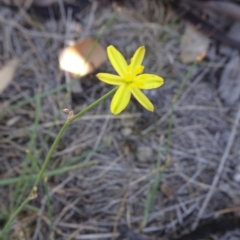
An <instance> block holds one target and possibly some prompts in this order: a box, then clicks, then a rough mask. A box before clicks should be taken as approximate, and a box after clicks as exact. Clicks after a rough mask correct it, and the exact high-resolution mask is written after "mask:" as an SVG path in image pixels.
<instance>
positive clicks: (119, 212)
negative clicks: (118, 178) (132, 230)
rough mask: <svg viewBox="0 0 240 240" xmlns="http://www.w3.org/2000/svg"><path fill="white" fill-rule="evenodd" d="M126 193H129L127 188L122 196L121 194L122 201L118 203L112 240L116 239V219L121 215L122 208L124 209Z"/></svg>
mask: <svg viewBox="0 0 240 240" xmlns="http://www.w3.org/2000/svg"><path fill="white" fill-rule="evenodd" d="M128 195H129V189H127V191H126V192H125V194H124V196H123V199H122V201H121V204H120V207H119V210H118V213H117V217H116V220H115V222H114V227H113V236H112V240H115V239H116V233H117V227H118V221H119V219H120V217H121V216H122V212H123V210H124V206H125V203H126V200H127V197H128Z"/></svg>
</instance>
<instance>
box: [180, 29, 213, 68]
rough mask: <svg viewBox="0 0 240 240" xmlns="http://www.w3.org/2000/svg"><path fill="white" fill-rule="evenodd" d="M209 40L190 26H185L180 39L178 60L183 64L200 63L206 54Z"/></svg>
mask: <svg viewBox="0 0 240 240" xmlns="http://www.w3.org/2000/svg"><path fill="white" fill-rule="evenodd" d="M209 43H210V39H209V38H208V37H206V36H205V35H203V34H202V33H200V32H199V31H197V29H195V28H194V27H192V26H191V25H187V27H186V30H185V33H184V35H183V36H182V39H181V45H180V51H181V53H180V58H181V60H182V62H183V63H191V62H194V61H196V60H197V61H199V60H200V61H201V60H202V59H203V58H204V57H205V56H206V53H207V49H208V46H209Z"/></svg>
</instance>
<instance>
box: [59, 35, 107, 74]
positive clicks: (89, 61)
mask: <svg viewBox="0 0 240 240" xmlns="http://www.w3.org/2000/svg"><path fill="white" fill-rule="evenodd" d="M106 59H107V56H106V51H105V49H104V48H103V47H102V46H101V45H100V44H99V43H97V42H96V41H95V40H94V39H92V38H88V39H85V40H82V41H79V42H77V43H75V44H74V45H72V46H69V47H66V48H65V49H63V51H62V52H61V53H60V55H59V64H60V68H61V69H62V70H64V71H67V72H70V73H71V74H73V75H76V76H81V77H82V76H85V75H87V74H89V73H91V72H93V71H95V70H96V69H97V68H98V67H99V66H100V65H101V64H103V63H104V62H105V61H106Z"/></svg>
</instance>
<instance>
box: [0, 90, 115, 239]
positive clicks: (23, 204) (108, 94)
mask: <svg viewBox="0 0 240 240" xmlns="http://www.w3.org/2000/svg"><path fill="white" fill-rule="evenodd" d="M116 89H117V88H114V89H113V90H111V91H109V92H108V93H106V94H105V95H104V96H102V97H101V98H99V99H98V100H97V101H95V102H93V103H92V104H90V105H89V106H88V107H86V108H85V109H83V110H82V111H81V112H79V113H78V114H76V115H75V116H73V117H71V118H69V119H68V120H67V121H66V122H65V124H64V125H63V126H62V128H61V130H60V131H59V133H58V135H57V137H56V139H55V140H54V142H53V144H52V146H51V148H50V150H49V152H48V154H47V156H46V158H45V160H44V162H43V165H42V168H41V170H40V172H39V174H38V176H37V179H36V180H35V183H34V185H33V187H32V190H31V191H30V193H29V195H28V197H27V198H26V199H25V200H24V201H23V202H22V203H21V205H20V206H19V207H18V208H17V209H16V210H15V211H14V212H13V213H12V214H11V216H10V217H9V219H8V221H7V223H6V224H5V226H4V228H3V229H2V232H0V237H1V236H3V235H4V234H6V232H7V231H8V230H9V227H10V225H11V223H12V222H13V221H14V219H15V218H16V217H17V215H18V214H19V213H20V212H21V211H22V209H23V208H24V207H25V206H26V204H28V202H29V201H30V200H31V196H32V194H33V192H34V189H35V188H36V186H37V185H38V184H39V182H40V181H41V179H42V176H43V173H44V171H45V169H46V167H47V165H48V163H49V161H50V159H51V157H52V154H53V152H54V150H55V148H56V147H57V145H58V143H59V141H60V140H61V138H62V136H63V134H64V132H65V131H66V129H67V128H68V126H69V125H70V124H71V123H72V122H73V121H75V120H76V119H77V118H79V117H81V116H82V115H84V114H85V113H86V112H88V111H90V110H91V109H92V108H94V107H96V106H97V105H98V104H99V103H101V102H103V101H104V100H106V99H107V98H108V97H110V96H111V95H112V94H113V93H114V92H115V91H116ZM0 239H1V238H0Z"/></svg>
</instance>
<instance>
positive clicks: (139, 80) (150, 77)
mask: <svg viewBox="0 0 240 240" xmlns="http://www.w3.org/2000/svg"><path fill="white" fill-rule="evenodd" d="M107 54H108V58H109V61H110V62H111V64H112V66H113V68H114V69H115V71H116V72H117V73H118V75H113V74H109V73H99V74H97V78H98V79H99V80H101V81H103V82H105V83H108V84H112V85H117V86H119V87H118V89H117V91H116V93H115V95H114V97H113V99H112V102H111V106H110V110H111V112H112V113H113V114H119V113H120V112H122V111H123V110H124V109H125V108H126V106H127V105H128V103H129V101H130V98H131V93H132V94H133V96H134V97H135V98H136V99H137V101H138V102H139V103H140V104H141V105H142V106H143V107H144V108H146V109H147V110H149V111H152V112H153V110H154V106H153V104H152V103H151V101H150V100H149V99H148V98H147V97H146V96H145V95H144V94H143V93H142V91H141V90H140V89H152V88H158V87H160V86H162V85H163V83H164V80H163V79H162V78H161V77H159V76H157V75H154V74H141V73H142V72H143V70H144V66H142V65H141V64H142V61H143V58H144V55H145V47H144V46H142V47H139V48H138V49H137V51H136V52H135V54H134V55H133V57H132V59H131V61H130V64H128V63H127V61H126V60H125V58H124V57H123V55H122V54H121V53H120V52H119V51H118V50H117V49H116V48H115V47H114V46H109V47H108V48H107Z"/></svg>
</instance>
